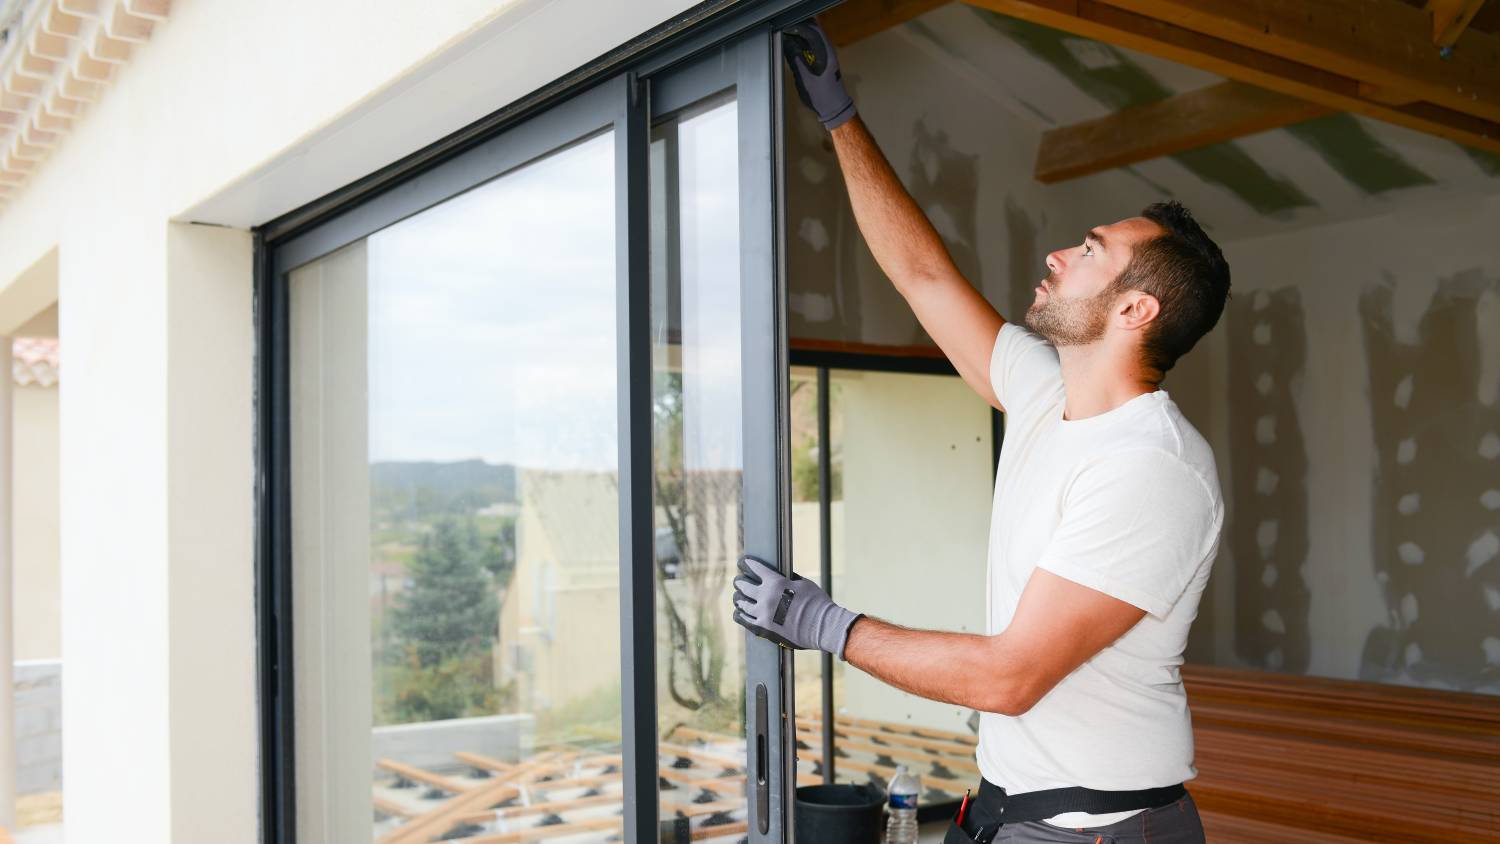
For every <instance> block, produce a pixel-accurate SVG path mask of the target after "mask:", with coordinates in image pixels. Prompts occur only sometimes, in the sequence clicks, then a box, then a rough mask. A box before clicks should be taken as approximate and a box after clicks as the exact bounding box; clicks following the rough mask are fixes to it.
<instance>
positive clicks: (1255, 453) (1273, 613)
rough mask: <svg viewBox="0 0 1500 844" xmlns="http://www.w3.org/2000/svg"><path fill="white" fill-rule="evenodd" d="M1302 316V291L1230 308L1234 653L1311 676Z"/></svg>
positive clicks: (1269, 294) (1263, 295) (1269, 293)
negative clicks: (1301, 405) (1301, 399)
mask: <svg viewBox="0 0 1500 844" xmlns="http://www.w3.org/2000/svg"><path fill="white" fill-rule="evenodd" d="M1303 314H1304V310H1303V304H1302V294H1301V292H1300V291H1299V290H1298V289H1297V288H1296V287H1281V288H1278V289H1274V290H1257V291H1255V292H1254V293H1251V294H1249V295H1247V296H1240V297H1236V298H1234V299H1231V300H1230V303H1229V308H1228V317H1229V319H1228V329H1229V336H1228V340H1229V368H1230V372H1229V408H1230V417H1229V439H1230V445H1231V452H1230V454H1231V469H1232V471H1231V477H1232V484H1233V487H1232V491H1233V498H1232V500H1233V501H1234V507H1233V509H1232V512H1231V513H1230V514H1229V525H1228V541H1229V545H1230V549H1231V551H1232V552H1233V554H1234V578H1235V581H1234V585H1235V589H1234V595H1235V601H1234V602H1235V609H1234V618H1235V622H1234V625H1235V628H1234V629H1235V635H1234V643H1235V653H1236V655H1237V656H1238V657H1239V658H1240V659H1242V660H1244V661H1245V662H1247V663H1249V664H1251V665H1257V666H1260V667H1263V668H1268V669H1270V670H1272V671H1286V672H1291V673H1302V672H1304V671H1306V670H1307V666H1308V659H1309V653H1310V635H1309V624H1308V604H1309V600H1310V593H1309V590H1308V586H1307V580H1306V578H1305V576H1304V573H1303V569H1304V566H1306V564H1307V556H1308V544H1309V539H1308V523H1307V520H1308V499H1307V464H1308V459H1307V449H1306V446H1305V444H1304V442H1303V435H1302V423H1301V421H1300V420H1299V418H1298V412H1297V401H1296V395H1297V393H1298V391H1299V390H1300V388H1301V384H1302V377H1303V368H1304V366H1305V365H1306V359H1307V333H1306V330H1305V327H1304V324H1303V323H1304V316H1303Z"/></svg>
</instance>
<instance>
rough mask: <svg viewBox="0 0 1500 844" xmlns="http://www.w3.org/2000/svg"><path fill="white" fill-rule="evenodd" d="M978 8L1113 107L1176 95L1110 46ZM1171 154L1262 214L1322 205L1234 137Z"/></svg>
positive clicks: (999, 28) (987, 18)
mask: <svg viewBox="0 0 1500 844" xmlns="http://www.w3.org/2000/svg"><path fill="white" fill-rule="evenodd" d="M973 12H974V13H975V14H976V15H978V16H979V18H980V19H981V20H983V21H984V22H985V23H986V24H987V25H989V26H990V27H991V28H993V29H995V30H996V31H998V32H1000V33H1001V34H1003V35H1004V36H1005V37H1007V38H1009V39H1010V40H1012V41H1014V42H1015V43H1016V44H1018V45H1020V46H1021V48H1022V49H1024V50H1026V51H1027V52H1029V53H1031V54H1032V55H1033V56H1035V57H1036V58H1037V59H1039V60H1040V61H1042V62H1045V63H1046V64H1048V65H1049V66H1051V67H1052V68H1053V69H1054V70H1056V71H1057V72H1058V73H1060V74H1062V75H1063V76H1064V77H1065V78H1067V79H1068V80H1069V81H1070V82H1072V83H1073V84H1074V85H1075V86H1077V88H1078V89H1079V90H1080V91H1082V92H1083V93H1085V94H1087V95H1088V96H1089V97H1091V98H1092V99H1094V100H1095V101H1097V102H1099V103H1100V104H1101V105H1104V106H1105V107H1106V108H1108V109H1110V110H1111V111H1118V110H1120V109H1123V108H1128V107H1130V106H1136V105H1143V104H1145V103H1150V102H1156V101H1158V100H1163V99H1166V98H1168V97H1170V96H1172V95H1173V94H1174V93H1175V92H1174V91H1172V89H1170V88H1168V87H1167V86H1166V85H1164V84H1163V83H1162V82H1160V81H1159V80H1157V79H1156V77H1154V76H1152V75H1151V73H1150V72H1149V71H1148V70H1146V68H1144V67H1142V66H1141V65H1139V64H1137V63H1136V62H1135V61H1133V60H1132V59H1131V58H1130V57H1129V56H1127V55H1126V54H1125V53H1123V52H1121V51H1119V50H1117V49H1115V48H1114V47H1112V46H1110V45H1108V44H1103V43H1100V42H1097V41H1091V40H1089V39H1086V38H1078V37H1075V36H1071V35H1068V34H1066V33H1063V32H1059V31H1058V30H1055V29H1050V28H1048V27H1045V26H1041V25H1039V24H1034V23H1030V22H1027V21H1022V20H1018V19H1016V18H1012V17H1008V16H1006V15H1001V14H996V13H995V12H990V11H988V10H985V9H974V10H973ZM1171 158H1172V160H1174V161H1176V162H1177V163H1178V164H1180V165H1182V166H1183V167H1185V168H1187V169H1188V170H1189V171H1191V172H1192V173H1193V175H1195V176H1197V177H1198V178H1199V179H1201V180H1203V181H1204V182H1207V183H1208V184H1211V185H1216V186H1218V187H1221V188H1223V189H1225V190H1227V191H1229V192H1230V193H1232V194H1233V195H1234V196H1236V197H1237V198H1239V199H1240V200H1241V201H1242V202H1244V203H1245V204H1247V205H1249V206H1250V207H1251V208H1253V209H1255V210H1256V211H1257V212H1258V213H1261V214H1268V215H1274V216H1280V215H1284V214H1289V213H1290V212H1292V211H1293V210H1295V209H1297V208H1305V207H1310V206H1314V205H1316V203H1315V202H1314V201H1313V200H1312V199H1311V198H1310V197H1308V196H1307V194H1305V193H1303V192H1302V190H1301V189H1299V188H1298V187H1297V186H1296V185H1295V184H1293V183H1292V182H1291V181H1290V180H1287V179H1284V178H1281V177H1279V176H1276V175H1274V174H1272V173H1270V172H1268V171H1267V170H1266V169H1265V168H1263V167H1261V166H1260V164H1258V163H1257V162H1256V161H1255V159H1253V158H1251V157H1250V155H1249V154H1248V153H1246V152H1245V150H1244V149H1243V148H1241V147H1240V146H1239V145H1238V144H1235V143H1234V142H1232V141H1230V142H1226V143H1221V144H1214V145H1212V146H1207V147H1201V148H1199V149H1194V150H1189V151H1187V152H1182V153H1177V154H1174V155H1172V156H1171Z"/></svg>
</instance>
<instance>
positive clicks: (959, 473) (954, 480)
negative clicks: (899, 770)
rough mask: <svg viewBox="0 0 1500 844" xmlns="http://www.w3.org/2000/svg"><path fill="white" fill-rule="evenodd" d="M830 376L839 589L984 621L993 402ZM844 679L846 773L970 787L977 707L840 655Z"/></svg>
mask: <svg viewBox="0 0 1500 844" xmlns="http://www.w3.org/2000/svg"><path fill="white" fill-rule="evenodd" d="M829 381H830V384H831V387H830V390H829V395H830V404H831V408H832V415H831V422H832V428H833V440H834V451H833V455H834V458H835V466H836V467H837V469H836V472H835V479H836V481H837V482H836V483H835V484H834V488H833V525H832V530H833V585H834V594H835V595H837V596H838V600H839V601H840V602H841V603H844V604H846V605H847V606H849V607H853V608H856V609H858V610H859V611H860V612H865V613H869V614H871V615H875V616H879V617H881V618H886V619H890V620H892V621H894V622H897V623H899V624H904V625H910V626H913V627H924V628H929V629H936V630H956V631H961V632H968V633H982V632H983V631H984V590H983V589H981V588H979V586H980V584H982V583H983V582H984V566H985V549H986V544H987V541H988V535H989V516H990V503H991V500H992V496H993V481H992V473H993V465H994V464H993V459H994V458H993V452H992V445H991V433H990V410H989V407H988V405H986V404H985V403H984V402H983V401H982V400H981V399H979V398H978V397H977V396H976V395H974V393H973V391H971V390H970V389H969V388H968V387H967V386H966V385H965V384H964V383H963V381H962V380H960V379H959V378H958V377H956V376H947V375H913V374H905V373H889V372H855V371H848V370H834V371H833V372H832V373H831V375H830V378H829ZM913 571H920V572H921V576H920V577H912V573H913ZM892 583H901V584H902V588H901V589H891V588H890V584H892ZM834 688H835V691H834V703H835V713H836V718H837V721H836V725H837V731H836V735H835V741H834V748H835V757H836V758H835V761H834V766H835V773H836V775H837V779H838V780H839V781H841V782H867V781H873V782H876V783H878V784H880V785H881V786H882V787H884V785H885V784H886V783H887V782H888V781H889V780H890V778H891V776H892V775H893V774H894V773H895V768H896V765H897V764H904V765H906V766H908V767H909V768H910V769H911V770H912V771H913V772H914V773H916V774H918V775H919V776H920V777H921V778H922V790H923V794H922V801H923V802H924V803H927V804H931V803H940V802H943V801H946V800H951V799H955V798H957V797H961V796H963V793H964V790H965V789H967V788H972V787H973V785H974V783H975V781H977V779H978V777H979V769H978V767H977V766H976V765H975V762H974V743H975V732H974V730H975V729H976V727H977V724H978V721H977V718H975V716H974V712H973V710H970V709H964V708H962V707H957V706H952V705H949V704H944V703H938V702H936V701H931V700H924V699H922V698H919V697H916V696H914V695H909V694H907V693H905V692H902V691H899V690H897V689H895V688H893V687H891V686H887V685H886V684H884V683H881V682H880V681H878V680H875V679H874V678H872V677H870V676H869V675H867V674H865V673H863V672H861V671H850V670H848V668H847V666H846V665H845V664H844V663H843V662H839V661H835V662H834ZM816 721H817V719H812V722H813V723H816ZM798 722H799V724H801V725H812V724H810V722H809V720H808V719H806V718H805V717H803V716H801V715H799V717H798Z"/></svg>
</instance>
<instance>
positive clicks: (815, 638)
mask: <svg viewBox="0 0 1500 844" xmlns="http://www.w3.org/2000/svg"><path fill="white" fill-rule="evenodd" d="M859 617H860V614H859V613H854V612H850V611H849V610H846V609H844V608H843V607H841V606H839V605H838V604H835V603H834V602H833V599H832V598H830V597H828V593H827V592H824V591H823V590H822V588H821V587H819V586H818V584H816V583H813V582H812V581H811V580H806V579H804V578H801V577H798V576H797V575H795V574H793V575H792V576H790V577H788V576H786V575H784V574H782V573H781V572H779V571H777V570H776V569H773V568H771V567H770V566H768V565H766V564H765V563H763V562H761V561H760V560H757V559H755V558H754V557H741V558H740V575H739V576H738V577H736V578H735V579H734V620H735V621H737V622H739V623H740V625H741V626H743V627H745V628H746V629H748V630H749V631H750V632H752V633H754V634H755V635H757V636H759V637H761V638H762V639H770V640H771V641H773V642H775V643H776V644H778V645H784V646H786V647H788V648H793V649H796V650H811V649H817V650H821V651H827V652H828V653H831V654H833V655H834V656H836V657H838V658H839V659H843V658H844V645H845V644H846V643H847V642H848V641H849V628H850V627H852V626H854V622H855V621H857V620H858V619H859Z"/></svg>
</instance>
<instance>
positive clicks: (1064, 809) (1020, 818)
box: [943, 780, 1187, 844]
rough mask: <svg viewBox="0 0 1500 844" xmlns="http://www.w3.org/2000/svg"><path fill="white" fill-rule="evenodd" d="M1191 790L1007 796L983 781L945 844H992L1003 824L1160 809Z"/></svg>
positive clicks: (1087, 790) (1072, 791)
mask: <svg viewBox="0 0 1500 844" xmlns="http://www.w3.org/2000/svg"><path fill="white" fill-rule="evenodd" d="M1185 794H1187V789H1186V788H1183V786H1182V784H1181V783H1178V784H1177V785H1164V786H1161V787H1160V788H1145V789H1141V790H1139V791H1098V790H1096V789H1092V788H1082V787H1079V786H1072V787H1069V788H1049V789H1046V790H1043V791H1028V792H1025V793H1022V794H1006V793H1005V789H1003V788H1001V787H1000V786H998V785H995V784H994V783H992V782H990V781H989V780H981V781H980V783H979V794H978V795H977V796H976V797H975V798H974V799H973V800H971V801H969V806H968V808H967V809H966V810H965V811H964V817H963V823H962V824H961V825H960V824H959V823H958V822H957V821H958V819H957V818H956V817H955V818H954V821H955V822H954V823H952V824H949V826H948V835H947V837H945V838H944V839H943V844H971V842H974V843H977V844H988V842H990V841H991V840H993V839H994V837H995V832H996V830H998V829H999V828H1000V825H1001V824H1007V823H1026V822H1028V821H1040V820H1045V819H1047V818H1051V817H1056V816H1058V815H1062V814H1067V813H1069V812H1086V813H1088V814H1090V815H1107V814H1110V813H1111V812H1130V811H1135V810H1137V809H1156V808H1159V807H1161V806H1165V805H1167V804H1168V803H1172V802H1175V801H1177V800H1180V799H1182V797H1183V795H1185Z"/></svg>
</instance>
